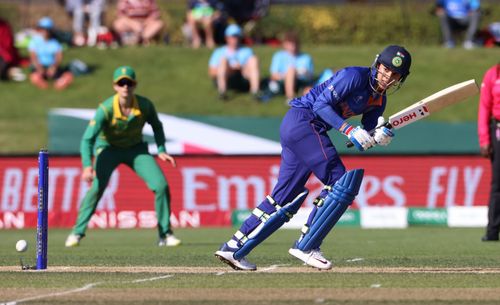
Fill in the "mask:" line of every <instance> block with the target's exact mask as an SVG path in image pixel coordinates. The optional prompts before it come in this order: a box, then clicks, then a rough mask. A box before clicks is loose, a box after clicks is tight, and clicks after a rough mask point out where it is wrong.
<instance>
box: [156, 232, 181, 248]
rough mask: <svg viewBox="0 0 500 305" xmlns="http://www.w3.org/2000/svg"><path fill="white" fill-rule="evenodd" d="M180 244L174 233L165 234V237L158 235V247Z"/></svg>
mask: <svg viewBox="0 0 500 305" xmlns="http://www.w3.org/2000/svg"><path fill="white" fill-rule="evenodd" d="M180 244H181V240H180V239H178V238H177V237H175V236H174V234H167V235H166V236H165V237H160V240H158V247H175V246H178V245H180Z"/></svg>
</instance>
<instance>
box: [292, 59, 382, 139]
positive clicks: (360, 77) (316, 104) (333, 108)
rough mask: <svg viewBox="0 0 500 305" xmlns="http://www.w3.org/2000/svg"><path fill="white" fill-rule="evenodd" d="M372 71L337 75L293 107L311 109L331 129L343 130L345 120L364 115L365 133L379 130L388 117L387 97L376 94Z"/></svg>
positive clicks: (358, 69)
mask: <svg viewBox="0 0 500 305" xmlns="http://www.w3.org/2000/svg"><path fill="white" fill-rule="evenodd" d="M375 75H376V71H373V74H372V75H371V74H370V68H369V67H347V68H344V69H342V70H339V71H337V72H336V73H334V75H333V76H332V77H331V78H330V79H328V80H327V81H325V82H323V83H321V84H319V85H317V86H315V87H314V88H312V89H311V90H310V91H309V93H307V94H306V95H303V96H301V97H298V98H295V99H293V100H292V101H291V102H290V106H292V107H296V108H307V109H310V110H311V111H313V112H314V114H315V116H316V117H317V118H318V119H320V120H322V121H323V122H325V123H326V124H327V125H328V126H329V129H330V128H332V127H333V128H335V129H337V130H340V128H341V126H342V125H343V124H344V122H345V120H346V119H348V118H350V117H352V116H355V115H360V114H362V115H363V116H362V118H361V123H362V125H363V128H364V129H365V130H372V129H374V128H375V127H376V126H377V119H378V117H379V116H381V115H382V114H383V113H384V110H385V105H386V102H387V100H386V96H385V95H380V94H377V93H375V92H374V90H373V89H372V88H371V86H370V78H372V79H373V78H374V77H375Z"/></svg>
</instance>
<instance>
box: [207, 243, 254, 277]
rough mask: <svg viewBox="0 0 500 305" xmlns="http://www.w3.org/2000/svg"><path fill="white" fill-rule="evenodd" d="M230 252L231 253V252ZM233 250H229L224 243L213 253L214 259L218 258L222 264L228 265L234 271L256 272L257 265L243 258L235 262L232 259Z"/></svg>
mask: <svg viewBox="0 0 500 305" xmlns="http://www.w3.org/2000/svg"><path fill="white" fill-rule="evenodd" d="M231 250H232V251H231ZM234 250H235V249H232V248H230V247H229V246H228V245H227V244H226V243H224V244H223V245H222V247H221V248H220V249H219V250H218V251H216V252H215V253H214V255H215V257H217V258H219V259H220V260H221V261H222V262H223V263H226V264H228V265H229V266H230V267H231V268H233V269H234V270H244V271H255V270H257V265H255V264H252V263H250V262H249V261H247V259H246V258H245V257H243V258H241V259H240V260H237V259H236V258H234V256H233V255H234V252H235V251H234Z"/></svg>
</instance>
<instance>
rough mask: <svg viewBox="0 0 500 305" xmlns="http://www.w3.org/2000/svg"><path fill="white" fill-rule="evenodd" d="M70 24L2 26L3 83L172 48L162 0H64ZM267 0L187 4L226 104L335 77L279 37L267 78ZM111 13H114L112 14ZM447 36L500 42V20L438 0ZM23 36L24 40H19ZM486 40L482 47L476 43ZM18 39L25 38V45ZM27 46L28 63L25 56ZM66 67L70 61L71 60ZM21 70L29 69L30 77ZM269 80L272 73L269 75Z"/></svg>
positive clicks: (44, 21) (473, 6)
mask: <svg viewBox="0 0 500 305" xmlns="http://www.w3.org/2000/svg"><path fill="white" fill-rule="evenodd" d="M59 3H60V4H61V5H62V6H63V7H64V10H65V12H66V13H67V15H68V16H69V18H70V20H71V28H64V27H61V26H60V25H56V24H55V22H54V20H52V19H51V18H49V17H43V18H41V19H39V20H37V23H36V24H35V28H34V29H29V30H24V31H23V32H22V33H20V35H18V37H17V38H18V39H15V38H14V37H15V36H14V35H13V33H12V29H11V27H10V25H9V24H8V22H6V21H5V20H0V38H1V39H0V73H1V74H0V75H1V77H2V79H3V80H13V81H24V80H25V79H29V80H30V81H31V83H33V84H34V85H35V86H37V87H38V88H41V89H46V88H49V87H50V86H51V85H52V86H53V87H54V88H56V89H58V90H62V89H65V88H66V87H68V86H69V85H70V84H71V83H72V81H73V77H74V76H77V75H79V74H84V73H86V72H88V70H89V68H88V66H87V65H86V64H85V63H84V62H82V61H79V60H76V59H74V60H70V61H69V64H68V65H67V66H62V62H63V52H64V51H63V50H64V48H63V46H70V47H98V48H108V47H120V46H124V47H125V46H133V45H137V46H148V45H151V44H163V43H168V42H169V34H168V33H169V32H172V30H173V29H169V28H168V25H167V23H166V22H164V20H165V16H163V15H162V12H163V13H164V12H165V11H162V9H160V8H159V6H158V4H159V3H158V1H157V0H116V1H106V0H59ZM269 3H270V1H269V0H245V1H242V0H186V12H185V18H184V24H183V25H182V28H181V29H179V30H180V31H181V32H182V34H183V37H184V41H185V44H186V46H189V47H191V48H193V49H198V48H208V49H213V53H212V55H211V57H210V59H209V63H208V75H209V77H210V79H211V80H212V81H213V84H214V87H215V88H216V90H217V94H218V96H219V98H220V99H221V100H228V99H230V94H229V92H230V91H234V90H236V91H243V92H249V93H251V94H252V96H253V97H254V98H255V99H256V100H258V101H261V102H266V101H268V100H270V99H271V98H272V97H273V96H276V95H283V96H284V97H285V100H286V101H288V100H290V99H292V98H294V97H295V96H296V95H300V94H303V93H305V92H307V91H308V90H309V89H310V88H311V87H312V86H314V85H315V84H318V83H321V82H323V81H324V80H326V79H328V78H329V77H330V76H331V75H333V73H334V68H333V67H330V68H327V69H324V70H322V71H315V69H314V63H313V58H312V56H311V55H310V54H307V53H305V52H303V51H302V50H301V48H300V46H301V45H300V38H299V36H300V35H299V33H298V32H295V31H288V30H283V32H282V33H276V37H275V38H276V39H275V40H274V46H281V47H280V48H279V50H277V51H276V52H275V53H274V54H273V57H272V61H271V65H270V67H269V74H268V75H269V77H265V78H263V77H262V74H263V73H261V71H259V58H258V57H257V55H256V54H255V53H254V52H253V50H252V46H253V43H254V40H252V36H251V35H248V33H249V31H251V29H252V28H254V27H255V24H256V23H257V22H258V21H259V19H261V18H262V17H264V16H265V15H266V14H267V13H268V10H269V5H270V4H269ZM110 11H112V12H113V14H110V13H109V12H110ZM433 14H435V16H436V19H437V20H439V24H440V26H441V31H442V39H443V40H442V41H443V47H445V48H454V47H456V46H457V45H458V44H459V43H460V44H461V45H462V47H463V48H465V49H473V48H476V47H478V46H479V45H488V44H489V45H497V44H500V22H498V23H493V24H491V25H489V26H488V27H487V28H486V31H484V30H480V27H479V25H480V17H481V6H480V2H479V0H437V1H436V3H435V9H434V10H433ZM19 37H21V39H19ZM478 38H480V40H481V43H478ZM15 40H22V41H21V42H19V41H17V42H16V41H15ZM16 45H23V46H24V47H25V48H26V49H27V50H28V53H29V56H28V58H23V57H21V56H20V55H19V51H18V50H17V48H16ZM67 62H68V61H67ZM20 67H29V69H28V70H29V72H28V73H27V74H28V75H25V74H24V73H23V70H24V71H26V70H27V69H20ZM265 74H267V73H265Z"/></svg>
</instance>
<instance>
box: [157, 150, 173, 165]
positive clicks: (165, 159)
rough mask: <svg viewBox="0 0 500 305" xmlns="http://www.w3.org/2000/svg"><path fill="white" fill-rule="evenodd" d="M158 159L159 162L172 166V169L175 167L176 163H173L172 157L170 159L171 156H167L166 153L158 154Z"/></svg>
mask: <svg viewBox="0 0 500 305" xmlns="http://www.w3.org/2000/svg"><path fill="white" fill-rule="evenodd" d="M158 158H160V160H162V161H168V162H170V164H172V166H173V167H177V163H175V159H174V157H172V156H171V155H169V154H167V153H164V152H162V153H159V154H158Z"/></svg>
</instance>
